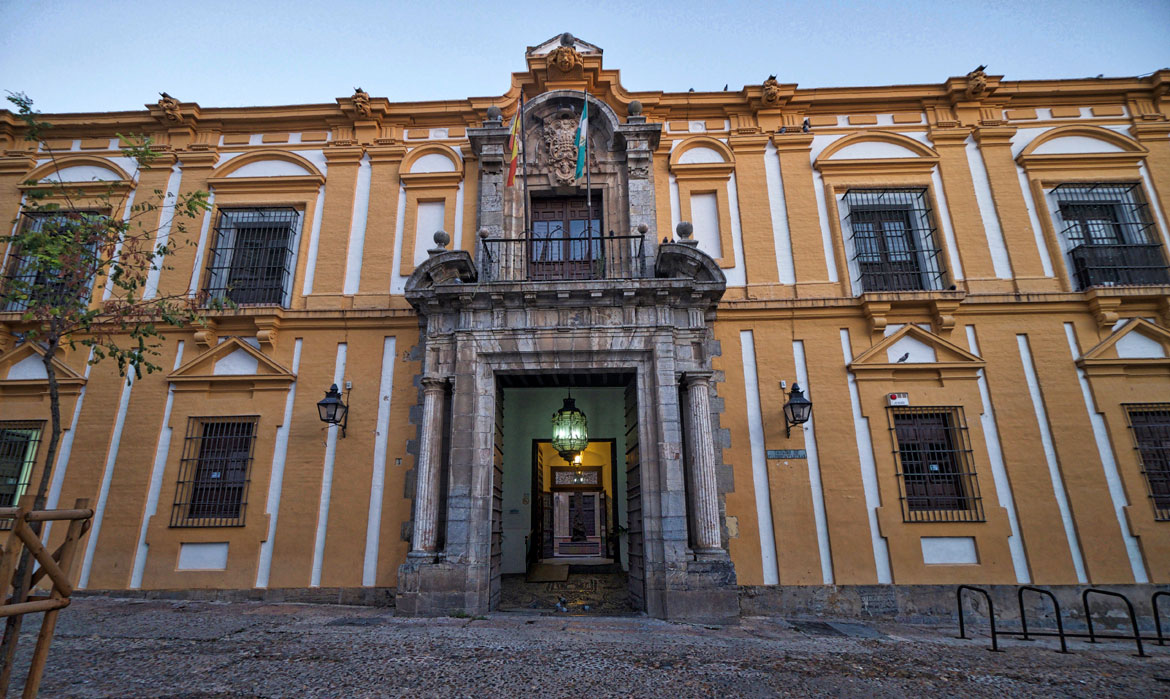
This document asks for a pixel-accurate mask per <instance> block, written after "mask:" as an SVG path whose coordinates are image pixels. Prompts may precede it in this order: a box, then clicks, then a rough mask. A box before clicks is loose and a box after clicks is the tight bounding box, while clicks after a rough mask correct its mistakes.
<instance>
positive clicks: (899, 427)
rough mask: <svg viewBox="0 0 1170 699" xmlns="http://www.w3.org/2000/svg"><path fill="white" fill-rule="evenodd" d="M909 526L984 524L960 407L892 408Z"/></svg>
mask: <svg viewBox="0 0 1170 699" xmlns="http://www.w3.org/2000/svg"><path fill="white" fill-rule="evenodd" d="M889 417H890V431H891V432H893V436H894V444H895V450H894V459H895V461H896V466H897V475H898V487H899V497H900V498H901V501H902V521H904V522H982V521H983V499H982V498H981V497H980V495H979V481H978V479H977V478H976V476H975V466H974V463H973V460H972V458H971V443H970V438H969V436H968V434H967V423H966V422H965V421H964V419H963V409H962V408H960V407H933V406H932V407H892V408H889Z"/></svg>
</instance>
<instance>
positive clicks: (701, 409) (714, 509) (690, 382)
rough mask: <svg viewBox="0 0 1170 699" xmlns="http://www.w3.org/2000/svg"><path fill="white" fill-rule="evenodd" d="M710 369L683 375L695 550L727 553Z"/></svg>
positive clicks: (701, 552) (708, 552)
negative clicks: (719, 495)
mask: <svg viewBox="0 0 1170 699" xmlns="http://www.w3.org/2000/svg"><path fill="white" fill-rule="evenodd" d="M711 374H712V372H710V371H688V372H686V373H685V374H684V375H683V384H684V385H685V386H686V390H687V407H688V410H687V427H686V429H687V468H688V470H689V471H690V472H689V474H688V475H689V476H690V479H689V480H690V484H691V492H690V498H689V499H690V502H689V505H690V507H691V510H692V511H693V513H694V514H693V517H692V521H693V522H694V526H695V532H694V537H695V540H694V542H692V543H693V546H694V549H695V553H697V554H700V555H702V554H714V553H723V545H722V543H723V542H722V540H721V536H720V530H719V500H718V498H717V496H716V490H717V488H716V484H715V442H714V435H713V434H712V431H711V396H710V381H711Z"/></svg>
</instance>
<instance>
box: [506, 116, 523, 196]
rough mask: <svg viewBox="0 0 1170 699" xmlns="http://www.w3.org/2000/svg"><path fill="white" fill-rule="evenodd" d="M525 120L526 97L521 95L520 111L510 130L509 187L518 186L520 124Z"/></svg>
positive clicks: (513, 119)
mask: <svg viewBox="0 0 1170 699" xmlns="http://www.w3.org/2000/svg"><path fill="white" fill-rule="evenodd" d="M523 118H524V95H520V109H518V110H516V115H515V116H513V117H512V127H511V128H510V129H508V185H507V186H509V187H511V186H512V185H514V184H516V165H517V163H519V162H520V122H521V121H523Z"/></svg>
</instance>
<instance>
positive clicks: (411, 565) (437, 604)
mask: <svg viewBox="0 0 1170 699" xmlns="http://www.w3.org/2000/svg"><path fill="white" fill-rule="evenodd" d="M488 584H489V579H488V569H487V566H470V565H466V564H459V563H450V562H447V561H437V562H430V561H419V560H410V559H408V560H407V561H406V563H403V564H402V565H401V566H399V567H398V595H397V597H396V599H395V602H394V604H395V607H396V609H397V613H398V614H401V615H403V616H423V617H427V616H450V615H452V614H472V615H476V614H487V613H488V611H489V610H488Z"/></svg>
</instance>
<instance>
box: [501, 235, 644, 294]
mask: <svg viewBox="0 0 1170 699" xmlns="http://www.w3.org/2000/svg"><path fill="white" fill-rule="evenodd" d="M645 253H646V248H645V241H644V239H643V237H642V236H640V235H614V234H613V232H612V231H611V232H610V234H609V235H604V236H603V235H600V234H598V235H595V236H593V237H591V238H590V237H585V236H578V237H545V236H528V237H524V238H484V239H483V240H482V241H481V246H480V260H481V265H480V279H481V280H483V281H486V282H518V281H569V280H587V279H638V278H641V277H645V276H647V275H648V274H652V271H649V272H648V269H649V267H650V265H648V264H647V261H646V255H645Z"/></svg>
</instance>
